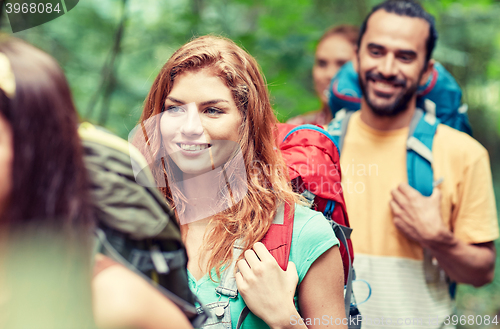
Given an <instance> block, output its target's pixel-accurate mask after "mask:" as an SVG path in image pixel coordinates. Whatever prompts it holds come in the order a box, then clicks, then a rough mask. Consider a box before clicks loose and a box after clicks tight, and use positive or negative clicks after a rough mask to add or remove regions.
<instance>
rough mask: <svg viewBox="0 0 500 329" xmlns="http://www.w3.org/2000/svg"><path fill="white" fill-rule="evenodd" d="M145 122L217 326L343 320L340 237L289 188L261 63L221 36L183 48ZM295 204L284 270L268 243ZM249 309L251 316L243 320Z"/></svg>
mask: <svg viewBox="0 0 500 329" xmlns="http://www.w3.org/2000/svg"><path fill="white" fill-rule="evenodd" d="M140 123H141V124H140V125H139V126H138V128H139V129H138V130H137V132H136V135H135V136H134V137H133V142H134V144H136V146H138V147H139V148H140V149H142V150H143V152H144V155H145V156H146V158H148V160H149V161H150V163H152V164H153V163H154V164H155V165H154V166H153V171H154V173H155V176H156V180H157V184H158V186H159V187H160V189H161V190H162V192H163V193H164V195H165V196H166V198H167V199H168V200H169V201H170V202H171V204H173V205H175V210H176V214H177V216H178V218H179V220H180V222H181V224H183V225H182V226H181V232H182V236H183V240H184V242H185V244H186V247H187V251H188V256H189V262H188V274H189V280H190V286H191V289H192V290H193V291H194V292H195V293H196V294H197V295H198V297H199V298H200V299H201V301H202V302H203V303H205V304H207V306H208V307H209V308H210V309H212V311H213V313H214V314H213V316H212V318H211V319H210V322H209V324H210V328H231V327H232V328H236V327H237V322H238V320H239V319H241V320H243V319H244V320H243V322H242V324H243V328H267V327H272V328H283V327H294V328H295V327H300V325H304V321H303V320H302V319H301V318H309V321H307V320H306V322H307V323H310V326H309V328H314V327H319V326H321V325H325V321H326V320H325V319H326V318H328V324H329V325H330V326H331V327H335V321H334V320H335V319H337V318H338V319H342V318H343V317H344V316H345V315H344V314H345V311H344V304H343V269H342V262H341V258H340V254H339V249H338V246H337V245H338V241H337V239H336V238H335V236H334V234H333V231H332V229H331V228H330V226H329V225H328V223H327V221H326V219H325V218H324V217H323V215H322V214H320V213H317V212H314V211H312V210H310V209H308V208H306V207H304V206H302V205H300V201H299V196H298V195H296V194H295V193H294V192H293V191H292V189H291V187H290V185H289V183H288V180H287V171H286V165H285V163H284V162H283V159H282V157H281V155H280V153H279V152H278V151H277V150H276V147H275V132H276V123H277V120H276V117H275V115H274V113H273V110H272V108H271V105H270V102H269V95H268V91H267V87H266V82H265V80H264V78H263V76H262V74H261V73H260V71H259V67H258V65H257V63H256V61H255V60H254V58H253V57H251V56H250V55H249V54H248V53H247V52H245V51H244V50H242V49H241V48H240V47H238V46H237V45H236V44H235V43H234V42H232V41H230V40H228V39H225V38H221V37H214V36H205V37H200V38H197V39H194V40H193V41H191V42H189V43H187V44H185V45H184V46H182V47H181V48H180V49H179V50H177V51H176V52H175V53H174V54H173V55H172V57H171V58H170V59H169V60H168V62H167V63H166V64H165V65H164V67H163V68H162V69H161V71H160V73H159V75H158V76H157V77H156V79H155V81H154V83H153V86H152V88H151V91H150V93H149V95H148V97H147V98H146V101H145V106H144V111H143V113H142V117H141V121H140ZM138 136H139V137H138ZM285 202H287V203H289V204H292V205H295V215H294V224H293V236H292V242H291V253H290V257H289V260H290V263H289V266H288V269H287V270H286V271H283V270H281V268H280V267H279V265H278V263H277V262H276V261H275V259H274V258H273V257H272V256H271V254H270V253H269V252H268V250H267V249H266V247H265V246H264V245H263V244H262V243H260V242H259V241H261V239H262V238H263V237H264V236H265V235H266V233H267V232H268V230H269V228H270V227H271V224H272V222H273V219H274V218H275V217H276V215H277V213H278V212H279V211H280V207H281V205H283V204H284V203H285ZM236 288H237V291H236ZM245 306H247V307H248V308H249V309H250V311H251V313H250V314H249V315H248V316H247V317H246V318H245V317H244V316H241V318H240V314H241V313H242V310H243V309H244V308H245ZM298 310H300V313H299V311H298ZM325 315H326V317H323V316H325ZM322 317H323V321H319V323H318V319H321V318H322ZM314 319H316V320H314ZM330 319H333V321H330ZM241 320H240V321H241ZM311 321H313V322H311ZM338 323H339V322H338V321H337V324H338ZM339 327H342V325H340V326H339Z"/></svg>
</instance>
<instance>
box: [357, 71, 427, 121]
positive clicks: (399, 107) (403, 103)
mask: <svg viewBox="0 0 500 329" xmlns="http://www.w3.org/2000/svg"><path fill="white" fill-rule="evenodd" d="M422 74H423V72H421V73H420V76H419V78H418V79H417V83H415V84H413V85H411V86H410V87H409V88H406V80H403V79H397V78H390V79H386V78H384V77H383V76H382V75H381V74H380V73H372V72H366V74H365V81H366V83H365V82H363V80H362V79H361V75H358V80H359V85H360V87H361V92H362V93H363V97H364V98H365V101H366V103H367V104H368V106H369V107H370V109H371V110H372V111H373V113H375V115H378V116H386V117H391V116H396V115H398V114H399V113H401V112H404V111H405V110H406V109H407V107H408V103H409V102H410V100H411V99H412V97H413V95H415V93H416V92H417V89H418V81H420V78H421V77H422ZM368 80H372V81H382V82H387V83H390V84H393V85H397V86H401V87H402V88H403V91H404V92H403V93H402V94H400V95H398V96H397V98H396V99H395V100H394V102H392V103H391V104H386V105H384V106H377V105H376V104H374V103H373V102H372V101H371V100H370V97H369V96H368V93H367V90H366V84H367V83H368Z"/></svg>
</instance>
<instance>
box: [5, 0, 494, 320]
mask: <svg viewBox="0 0 500 329" xmlns="http://www.w3.org/2000/svg"><path fill="white" fill-rule="evenodd" d="M378 2H379V0H353V1H340V0H298V1H293V2H291V1H286V0H266V1H263V0H257V1H251V0H234V1H230V0H212V1H208V0H163V1H152V0H128V1H124V0H106V1H103V0H85V1H83V0H82V1H80V3H79V4H78V6H77V7H76V8H74V9H73V10H71V11H70V12H69V13H67V14H66V15H64V16H62V17H59V18H57V19H55V20H54V21H51V22H50V23H47V24H44V25H41V26H38V27H35V28H32V29H30V30H27V31H23V32H20V33H16V36H17V37H20V38H23V39H25V40H27V41H28V42H30V43H32V44H35V45H37V46H38V47H40V48H42V49H44V50H45V51H47V52H48V53H50V54H52V55H53V56H54V57H55V58H56V59H57V60H58V61H59V63H60V64H61V66H62V67H63V68H64V70H65V72H66V75H67V77H68V80H69V82H70V85H71V88H72V91H73V96H74V99H75V102H76V104H77V107H78V109H79V112H80V114H81V116H82V120H89V121H92V122H95V123H98V122H99V121H101V122H102V123H103V124H104V125H105V126H106V127H107V128H108V129H110V130H111V131H113V132H115V133H117V134H119V135H120V136H122V137H125V138H126V137H127V135H128V132H129V131H130V130H131V129H132V128H133V127H134V125H135V124H136V122H137V120H138V118H139V115H140V113H141V110H142V104H143V101H144V99H145V97H146V95H147V94H148V92H149V88H150V86H151V85H152V82H153V80H154V78H155V77H156V75H157V74H158V72H159V71H160V69H161V67H162V66H163V65H164V64H165V62H166V61H167V59H168V58H169V56H170V55H171V54H172V53H173V52H174V51H175V50H176V49H177V48H178V47H179V46H180V45H182V44H184V43H185V42H187V41H188V40H190V39H191V38H192V37H193V36H197V35H204V34H207V33H213V34H218V35H224V36H227V37H229V38H231V39H233V40H234V41H235V42H237V43H238V44H240V45H241V46H243V47H244V48H245V49H246V50H247V51H248V52H249V53H250V54H252V55H253V56H254V57H255V58H256V59H257V61H258V62H259V64H260V65H261V67H262V71H263V72H264V73H265V76H266V78H267V81H268V85H269V90H270V93H271V97H272V102H273V106H274V108H275V110H276V112H277V115H278V118H279V119H280V120H282V121H284V120H286V119H287V118H289V117H290V116H295V115H297V114H299V113H304V112H308V111H311V110H315V109H318V108H319V101H318V99H317V97H316V95H315V93H314V89H313V87H312V78H311V67H312V64H313V60H314V48H315V46H316V42H317V40H318V39H319V37H320V36H321V34H322V33H323V31H324V30H325V29H326V28H328V27H329V26H331V25H336V24H341V23H350V24H360V23H361V22H362V20H363V19H364V17H365V15H366V14H367V13H368V12H369V10H370V8H371V6H372V5H374V4H376V3H378ZM423 4H424V6H425V7H426V8H427V9H428V10H429V11H430V12H431V13H432V14H434V15H435V16H436V21H437V27H438V31H439V33H440V37H439V40H438V47H437V49H436V52H435V58H436V59H437V60H439V61H440V62H442V63H443V64H444V65H445V66H446V67H447V69H448V70H450V72H452V74H453V75H454V76H455V77H456V78H457V81H458V82H459V84H460V85H461V87H462V88H463V92H464V101H466V102H468V103H469V108H470V111H469V115H470V118H471V122H472V126H473V130H474V133H475V137H476V138H477V139H478V140H479V141H480V142H481V143H482V144H483V145H484V146H485V147H486V148H487V149H488V151H489V152H490V156H491V159H492V163H493V167H494V168H495V169H496V168H497V167H500V142H499V138H498V131H499V130H500V121H499V113H498V112H499V106H498V104H499V102H500V99H499V94H500V82H499V81H500V23H499V20H498V17H500V3H499V2H498V1H493V0H459V1H454V0H427V1H423ZM5 19H6V18H5V17H3V27H2V29H3V30H4V31H7V32H10V29H9V27H8V26H7V24H6V22H5ZM122 19H123V22H124V25H123V35H122V38H121V39H120V42H118V43H116V40H117V31H118V27H119V25H120V22H121V21H122ZM115 46H116V47H115ZM113 49H115V51H114V52H113ZM113 56H114V61H112V58H113ZM110 63H112V65H111V64H110ZM495 172H496V173H500V170H498V171H497V170H496V171H495ZM495 179H496V182H497V183H496V185H495V187H496V191H497V195H500V192H498V191H500V184H499V182H500V175H498V174H497V175H495ZM497 246H498V247H500V245H498V243H497ZM499 261H500V259H499ZM498 264H499V262H498V261H497V266H498ZM497 273H498V271H497ZM499 278H500V276H498V275H497V277H496V278H495V281H494V282H493V283H492V284H490V285H488V286H487V287H484V288H481V289H474V288H472V287H460V289H459V294H458V306H459V313H461V314H487V313H491V314H492V313H493V312H497V311H498V305H500V300H499V297H498V296H500V293H499V292H500V279H499Z"/></svg>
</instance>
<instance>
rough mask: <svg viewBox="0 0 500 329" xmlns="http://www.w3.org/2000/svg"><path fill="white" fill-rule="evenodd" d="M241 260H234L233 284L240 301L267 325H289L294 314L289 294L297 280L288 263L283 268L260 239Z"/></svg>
mask: <svg viewBox="0 0 500 329" xmlns="http://www.w3.org/2000/svg"><path fill="white" fill-rule="evenodd" d="M244 256H245V257H244V259H241V260H240V261H238V262H237V263H236V265H237V267H238V270H239V272H237V273H236V275H235V278H236V284H237V286H238V291H239V292H240V294H241V296H242V297H243V300H244V301H245V303H246V304H247V306H248V308H249V309H250V311H252V313H253V314H255V315H256V316H258V317H259V318H261V319H262V320H263V321H264V322H266V323H267V325H268V326H270V327H271V328H283V327H288V326H289V325H290V318H291V317H292V316H294V315H295V316H297V315H298V313H297V310H296V309H295V305H294V301H293V296H294V294H295V289H296V287H297V283H298V281H299V277H298V275H297V269H296V268H295V264H294V263H292V262H289V263H288V268H287V270H286V271H283V270H282V269H281V268H280V266H279V265H278V263H277V262H276V260H275V259H274V257H273V256H272V255H271V254H270V253H269V251H268V250H267V248H266V247H265V246H264V244H262V243H261V242H257V243H256V244H254V246H253V250H247V251H245V254H244Z"/></svg>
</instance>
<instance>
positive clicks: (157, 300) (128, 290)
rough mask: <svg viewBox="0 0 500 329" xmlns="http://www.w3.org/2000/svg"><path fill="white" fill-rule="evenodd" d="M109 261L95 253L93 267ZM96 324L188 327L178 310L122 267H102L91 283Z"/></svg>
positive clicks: (146, 283)
mask: <svg viewBox="0 0 500 329" xmlns="http://www.w3.org/2000/svg"><path fill="white" fill-rule="evenodd" d="M102 262H106V263H107V264H108V265H109V264H111V262H109V258H107V257H105V256H103V255H100V254H98V255H97V256H96V266H99V265H98V264H99V263H102ZM92 293H93V307H94V317H95V321H96V324H97V325H98V326H99V327H101V328H123V327H137V328H160V327H161V323H164V321H172V320H173V321H174V322H176V323H177V324H178V325H179V328H191V325H190V324H189V322H188V320H187V318H186V317H185V316H184V314H182V312H181V311H180V310H179V308H178V307H177V306H176V305H175V304H174V303H173V302H171V301H170V300H169V299H168V298H166V297H165V296H163V295H162V294H161V293H160V292H159V291H158V290H157V289H155V288H154V287H153V286H151V285H150V284H149V283H148V282H147V281H146V280H144V279H143V278H141V277H140V276H139V275H137V274H135V273H134V272H132V271H131V270H129V269H127V268H126V267H124V266H122V265H120V264H118V263H114V264H111V265H109V266H106V268H104V269H103V270H101V271H100V272H98V273H97V275H95V276H94V278H93V280H92Z"/></svg>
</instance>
